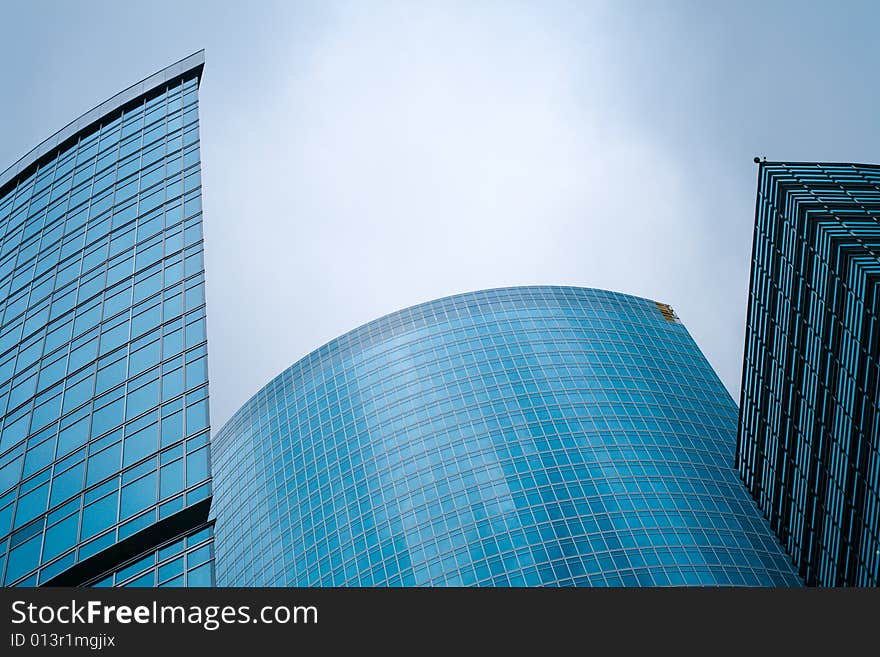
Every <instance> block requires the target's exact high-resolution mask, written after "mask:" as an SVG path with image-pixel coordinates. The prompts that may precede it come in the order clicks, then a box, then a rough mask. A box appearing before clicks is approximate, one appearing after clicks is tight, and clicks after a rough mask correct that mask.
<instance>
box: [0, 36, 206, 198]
mask: <svg viewBox="0 0 880 657" xmlns="http://www.w3.org/2000/svg"><path fill="white" fill-rule="evenodd" d="M204 65H205V51H204V50H199V51H198V52H195V53H193V54H192V55H190V56H188V57H185V58H183V59H181V60H180V61H178V62H175V63H174V64H171V65H170V66H167V67H166V68H164V69H162V70H161V71H158V72H157V73H153V74H152V75H150V76H149V77H146V78H144V79H143V80H141V81H140V82H136V83H135V84H133V85H131V86H130V87H128V88H127V89H125V90H123V91H120V92H119V93H118V94H116V95H115V96H113V97H111V98H109V99H107V100H105V101H104V102H103V103H101V104H100V105H97V106H96V107H93V108H92V109H90V110H89V111H88V112H86V113H85V114H83V115H82V116H80V117H79V118H76V119H74V120H73V121H71V122H70V123H68V124H67V125H66V126H64V127H63V128H61V130H59V131H58V132H56V133H55V134H53V135H52V136H51V137H49V138H48V139H45V140H43V141H42V142H41V143H40V144H38V145H37V146H35V147H34V148H32V149H31V150H30V151H29V152H28V153H27V154H26V155H24V156H23V157H21V158H19V159H18V161H17V162H15V163H14V164H12V165H11V166H9V167H7V169H6V170H5V171H3V173H0V196H3V195H4V194H5V193H6V192H7V191H9V188H10V187H11V185H13V184H15V182H16V180H18V179H19V178H20V177H21V176H22V175H23V174H24V175H29V174H30V170H31V169H32V168H35V167H36V166H37V165H39V164H40V163H41V162H42V161H44V159H51V157H54V156H55V151H56V150H57V149H59V148H64V147H66V146H67V145H69V144H71V143H73V142H75V141H76V140H77V139H78V138H79V137H80V136H81V135H82V134H83V133H85V132H89V131H91V130H93V129H94V128H95V126H96V124H99V123H100V122H101V121H102V120H103V119H105V118H106V117H107V116H108V115H110V114H113V113H114V112H118V111H121V110H124V108H125V107H127V106H128V105H130V104H131V103H132V102H134V101H136V100H138V99H139V98H141V97H142V96H145V95H147V94H149V93H150V92H151V91H154V90H155V89H157V88H159V87H162V86H164V85H165V84H166V83H167V82H170V81H171V80H174V79H176V78H180V77H186V76H188V75H189V74H191V73H195V74H196V75H197V76H198V79H199V82H201V79H202V69H203V68H204Z"/></svg>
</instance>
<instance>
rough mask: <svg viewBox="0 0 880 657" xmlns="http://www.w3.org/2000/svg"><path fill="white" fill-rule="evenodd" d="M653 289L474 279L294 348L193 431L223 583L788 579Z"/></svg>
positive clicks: (719, 401) (696, 354)
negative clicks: (477, 284) (287, 363)
mask: <svg viewBox="0 0 880 657" xmlns="http://www.w3.org/2000/svg"><path fill="white" fill-rule="evenodd" d="M735 434H736V405H735V404H734V402H733V400H732V399H731V397H730V395H729V394H728V393H727V391H726V390H725V388H724V386H723V385H722V384H721V382H720V381H719V380H718V377H717V375H716V374H715V373H714V371H713V370H712V368H711V366H710V365H709V363H708V362H707V361H706V359H705V358H704V357H703V355H702V354H701V353H700V350H699V349H698V348H697V346H696V344H695V343H694V341H693V340H692V339H691V337H690V335H689V334H688V332H687V330H686V329H685V327H684V326H683V325H682V324H681V323H680V322H679V321H678V319H677V318H676V317H675V314H674V313H673V312H672V309H671V308H669V307H668V306H666V305H664V304H660V303H657V302H654V301H649V300H647V299H641V298H638V297H632V296H628V295H623V294H617V293H614V292H607V291H604V290H594V289H586V288H575V287H554V286H531V287H513V288H500V289H493V290H483V291H479V292H471V293H467V294H459V295H456V296H451V297H446V298H443V299H439V300H436V301H431V302H428V303H423V304H420V305H417V306H413V307H411V308H407V309H404V310H401V311H398V312H395V313H392V314H390V315H386V316H385V317H382V318H380V319H378V320H375V321H373V322H370V323H368V324H365V325H363V326H361V327H360V328H358V329H355V330H354V331H351V332H349V333H346V334H345V335H343V336H341V337H339V338H337V339H336V340H333V341H331V342H329V343H327V344H326V345H324V346H322V347H321V348H319V349H318V350H316V351H314V352H312V353H311V354H309V355H308V356H306V357H305V358H303V359H302V360H300V361H298V362H297V363H295V364H294V365H293V366H292V367H290V368H288V369H287V370H285V371H284V372H283V373H282V374H281V375H280V376H278V377H276V378H275V379H273V381H272V382H270V383H269V384H268V385H267V386H266V387H264V388H263V389H262V390H261V391H260V392H259V393H257V395H255V396H254V397H253V398H252V399H251V400H250V401H249V402H248V403H246V404H245V405H244V406H243V407H242V409H241V410H240V411H239V412H238V413H236V414H235V416H234V417H233V418H232V419H231V420H230V421H229V422H228V423H227V424H226V425H225V426H224V427H223V428H222V429H221V430H220V432H219V433H218V434H217V435H216V436H215V437H214V438H213V439H212V442H211V444H212V454H211V460H212V473H213V477H214V485H215V489H214V490H215V495H214V499H213V504H212V510H211V513H212V517H214V518H215V519H216V542H215V545H216V548H217V552H216V554H217V559H216V562H217V582H218V584H220V585H223V586H242V585H261V586H375V585H380V586H385V585H388V586H398V585H404V586H415V585H435V586H436V585H494V586H499V585H514V586H523V585H528V586H532V585H560V586H569V585H578V586H581V585H590V586H600V585H611V586H620V585H685V584H688V585H731V584H733V585H760V584H763V585H772V584H776V585H794V584H796V583H797V578H796V576H795V575H794V573H793V572H792V570H791V567H790V565H789V564H788V563H787V558H786V556H785V554H784V553H783V552H782V550H781V548H780V546H779V545H778V543H777V542H776V540H775V538H774V537H773V535H772V534H771V532H770V531H769V528H768V527H766V525H765V524H764V523H763V520H762V518H761V517H760V514H758V513H757V510H756V509H755V506H754V504H753V503H752V502H751V500H750V499H749V498H748V495H747V494H746V491H745V490H744V488H743V487H742V485H741V484H740V483H739V481H738V480H737V477H736V474H735V471H734V470H733V467H732V462H733V452H734V443H735Z"/></svg>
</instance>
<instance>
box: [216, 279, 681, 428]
mask: <svg viewBox="0 0 880 657" xmlns="http://www.w3.org/2000/svg"><path fill="white" fill-rule="evenodd" d="M541 290H546V291H548V292H551V291H557V292H566V291H567V292H570V293H574V294H588V295H595V296H596V297H597V298H605V299H609V300H613V299H620V300H621V301H625V300H626V301H628V302H630V303H633V302H635V303H642V304H645V307H646V308H648V309H649V310H650V311H651V312H656V311H660V312H661V314H663V315H664V317H666V318H667V319H668V320H669V321H670V322H672V323H674V324H678V325H679V326H681V330H683V331H685V332H687V329H685V327H684V325H683V324H681V321H680V320H679V318H678V316H677V315H676V314H675V312H674V311H673V310H672V308H671V307H670V306H669V305H667V304H665V303H661V302H659V301H653V300H651V299H647V298H645V297H639V296H635V295H632V294H624V293H623V292H614V291H612V290H604V289H601V288H593V287H582V286H578V285H510V286H504V287H493V288H485V289H482V290H473V291H470V292H459V293H458V294H450V295H448V296H445V297H440V298H438V299H432V300H430V301H423V302H422V303H417V304H415V305H412V306H407V307H406V308H401V309H400V310H395V311H393V312H390V313H388V314H386V315H382V316H381V317H377V318H376V319H373V320H370V321H369V322H367V323H365V324H361V325H360V326H358V327H356V328H353V329H351V330H349V331H346V332H345V333H343V334H342V335H340V336H338V337H336V338H333V339H332V340H329V341H328V342H325V343H324V344H323V345H321V346H320V347H318V348H317V349H315V350H313V351H311V352H309V353H308V354H306V355H305V356H303V357H302V358H300V359H299V360H297V361H295V362H294V363H293V364H292V365H290V367H288V368H286V369H284V370H283V371H281V372H280V373H278V374H277V375H275V376H274V377H272V379H270V380H269V381H268V382H267V383H266V384H265V385H264V386H263V387H261V388H260V389H259V390H258V391H257V392H255V393H254V394H253V395H251V397H250V398H249V399H248V400H247V401H246V402H245V403H244V404H242V405H241V407H240V408H239V409H238V410H237V411H236V412H235V413H234V414H233V415H232V417H230V418H229V419H228V420H227V421H226V422H225V423H224V424H223V426H222V427H221V428H220V430H219V431H218V437H219V436H222V434H223V433H224V432H225V431H226V428H227V427H228V426H229V425H230V424H232V422H233V421H234V420H235V417H236V416H237V415H238V414H239V413H241V412H242V411H243V410H245V409H246V408H247V407H248V406H249V405H251V404H252V403H253V402H254V401H255V400H256V399H257V398H259V397H260V395H261V394H263V393H264V392H265V391H266V389H268V388H270V387H272V385H274V384H276V383H278V382H279V381H280V380H281V379H282V378H284V377H286V376H292V375H294V374H295V373H298V372H299V373H305V372H307V371H308V369H309V368H310V367H311V366H312V365H314V364H315V363H317V362H320V361H321V360H323V359H324V358H326V357H327V356H330V355H331V354H333V353H341V352H345V351H346V350H349V349H351V348H353V347H355V346H356V347H357V349H359V350H363V349H365V347H366V345H365V341H373V342H378V341H382V342H384V341H385V340H387V339H388V337H389V335H390V336H394V334H395V331H399V332H400V333H401V334H402V333H409V332H410V331H411V330H412V327H411V326H409V324H408V323H407V322H412V321H413V320H414V319H415V318H417V317H422V318H427V317H430V316H433V314H434V312H435V310H436V309H437V308H439V307H444V308H445V307H451V306H454V305H455V304H456V302H459V303H460V302H462V301H466V300H468V299H473V302H474V303H475V304H479V302H480V300H481V299H487V298H488V297H491V296H493V295H496V294H498V293H504V292H511V293H521V292H528V291H534V292H538V291H541ZM416 321H417V320H416Z"/></svg>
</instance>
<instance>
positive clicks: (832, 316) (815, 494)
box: [737, 162, 880, 586]
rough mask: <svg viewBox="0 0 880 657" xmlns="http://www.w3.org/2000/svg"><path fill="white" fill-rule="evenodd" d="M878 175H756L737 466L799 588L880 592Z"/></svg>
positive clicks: (842, 167)
mask: <svg viewBox="0 0 880 657" xmlns="http://www.w3.org/2000/svg"><path fill="white" fill-rule="evenodd" d="M878 283H880V167H878V166H873V165H862V164H810V163H777V162H767V163H762V164H761V165H760V169H759V174H758V198H757V208H756V221H755V237H754V247H753V256H752V274H751V286H750V287H751V289H750V293H749V302H748V324H747V327H746V344H745V357H744V364H743V388H742V402H741V403H742V406H741V408H740V424H739V440H738V448H737V466H738V467H739V470H740V472H741V474H742V477H743V479H744V481H745V483H746V486H747V487H748V489H749V491H750V492H751V494H752V495H753V496H754V498H755V500H756V501H757V502H758V504H759V506H760V507H761V509H762V510H763V511H764V515H765V516H766V517H767V518H769V520H770V524H771V526H772V527H773V530H774V531H775V532H776V533H777V534H778V536H779V538H780V540H781V541H782V543H783V545H784V546H785V547H786V549H787V550H788V551H789V553H790V554H791V555H792V557H793V559H794V562H795V563H796V565H797V567H798V570H799V572H800V574H801V576H802V577H804V578H805V580H806V582H807V584H811V585H821V586H839V585H858V586H877V585H878V583H880V579H878V577H880V452H878V449H880V415H878V399H880V388H878V383H880V364H878V363H880V319H878V318H880V285H878Z"/></svg>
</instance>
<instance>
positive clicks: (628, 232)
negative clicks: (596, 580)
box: [0, 0, 880, 429]
mask: <svg viewBox="0 0 880 657" xmlns="http://www.w3.org/2000/svg"><path fill="white" fill-rule="evenodd" d="M878 7H880V5H878V4H877V3H873V2H840V3H831V2H828V3H818V2H810V1H800V2H733V3H730V2H723V3H722V2H698V1H694V2H648V1H647V0H644V1H642V2H621V1H619V0H617V1H615V2H608V3H589V2H555V3H553V2H531V3H524V2H438V3H433V2H366V1H362V2H308V3H306V2H278V3H271V2H262V3H244V2H181V1H179V0H177V1H173V2H168V1H153V2H150V3H121V2H62V1H57V2H46V1H32V2H26V3H22V2H11V1H10V0H0V9H2V22H0V62H3V64H0V67H2V68H0V74H2V76H0V79H2V85H3V103H2V106H0V107H2V109H0V119H2V121H0V169H3V168H5V167H6V166H7V165H9V164H11V163H12V162H14V161H15V160H16V159H18V158H19V157H20V156H21V155H23V154H24V153H25V152H27V151H28V150H29V149H30V148H31V147H33V146H34V145H36V144H37V143H38V142H40V141H42V140H43V139H44V138H46V137H48V136H49V135H50V134H51V133H53V132H54V131H56V130H57V129H59V128H60V127H62V126H63V125H65V124H66V123H68V122H69V121H70V120H72V119H73V118H75V117H76V116H78V115H79V114H81V113H83V112H85V111H86V110H88V109H90V108H91V107H93V106H94V105H96V104H98V103H99V102H101V101H103V100H105V99H106V98H108V97H110V96H112V95H113V94H115V93H116V92H118V91H120V90H122V89H123V88H125V87H127V86H128V85H130V84H132V83H133V82H136V81H138V80H140V79H141V78H143V77H146V76H147V75H149V74H151V73H153V72H155V71H156V70H159V69H161V68H163V67H165V66H167V65H168V64H170V63H172V62H174V61H176V60H178V59H181V58H182V57H184V56H186V55H188V54H190V53H192V52H194V51H196V50H199V49H200V48H205V49H206V57H207V64H206V69H205V76H204V79H203V83H202V89H201V119H202V158H203V170H204V174H203V180H204V184H205V191H204V207H205V232H206V249H207V257H206V264H207V269H208V271H207V280H208V304H209V307H208V333H209V351H210V359H211V362H210V365H211V386H212V387H211V403H212V416H213V418H212V419H213V423H214V425H215V429H219V427H220V424H221V423H222V422H224V421H226V420H227V419H228V418H229V416H230V415H231V414H232V413H233V412H234V411H235V410H236V409H237V408H238V406H239V405H240V404H241V403H243V402H244V401H245V400H246V399H247V398H248V397H250V395H252V394H253V393H254V392H256V391H257V390H258V389H259V388H260V387H261V386H262V385H264V384H265V383H266V382H267V381H268V380H269V379H270V378H271V377H272V376H274V375H275V374H277V373H278V372H280V371H281V370H283V369H284V368H286V367H287V366H288V365H290V364H291V363H293V362H294V361H295V360H297V359H298V358H300V357H302V356H304V355H305V354H306V353H308V352H309V351H311V350H312V349H314V348H316V347H318V346H320V345H321V344H323V343H324V342H326V341H327V340H330V339H332V338H333V337H335V336H337V335H339V334H340V333H343V332H345V331H347V330H349V329H352V328H354V327H356V326H357V325H359V324H362V323H364V322H366V321H369V320H371V319H373V318H375V317H378V316H379V315H382V314H385V313H387V312H390V311H393V310H396V309H399V308H402V307H404V306H408V305H411V304H414V303H418V302H421V301H426V300H429V299H432V298H435V297H439V296H444V295H447V294H453V293H457V292H463V291H468V290H474V289H480V288H486V287H496V286H501V285H515V284H530V283H554V284H570V285H584V286H590V287H602V288H608V289H613V290H618V291H621V292H627V293H631V294H636V295H640V296H645V297H649V298H654V299H657V300H660V301H665V302H667V303H669V304H671V305H672V306H673V307H674V308H675V310H676V311H677V312H678V314H679V316H680V317H681V318H682V319H683V321H684V322H685V324H686V325H687V327H688V329H689V330H690V332H691V334H692V335H693V336H694V338H695V340H696V341H697V343H698V344H699V345H700V347H701V348H702V349H703V351H704V353H705V354H706V356H707V357H708V358H709V361H710V362H711V363H712V365H713V366H714V367H715V369H716V370H717V372H718V373H719V375H720V376H721V378H722V380H723V381H724V383H725V385H726V386H727V387H728V389H729V390H730V391H731V392H732V394H733V395H734V398H737V397H738V394H739V379H740V373H741V367H742V342H743V331H744V317H745V299H746V292H747V287H748V267H749V257H750V251H751V235H752V224H753V218H754V194H755V166H754V164H753V163H752V157H753V156H754V155H766V156H767V157H768V159H774V160H785V159H790V160H841V161H860V162H878V161H880V130H878V129H877V121H878V107H880V91H878V88H880V85H878V84H877V71H878V69H880V67H878V64H880V49H878V48H877V46H876V42H877V26H878V25H880V9H878Z"/></svg>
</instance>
